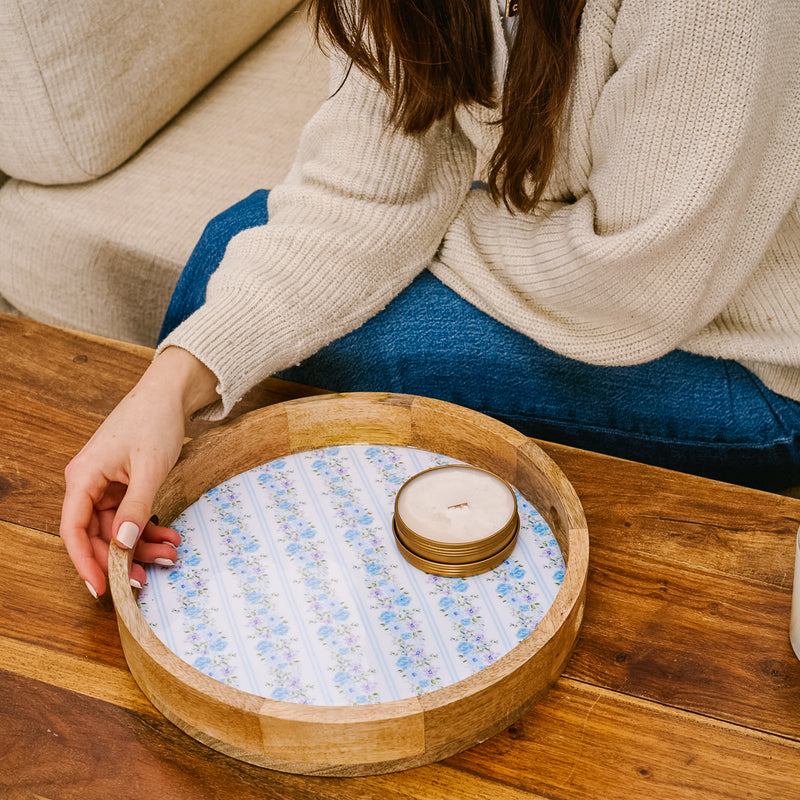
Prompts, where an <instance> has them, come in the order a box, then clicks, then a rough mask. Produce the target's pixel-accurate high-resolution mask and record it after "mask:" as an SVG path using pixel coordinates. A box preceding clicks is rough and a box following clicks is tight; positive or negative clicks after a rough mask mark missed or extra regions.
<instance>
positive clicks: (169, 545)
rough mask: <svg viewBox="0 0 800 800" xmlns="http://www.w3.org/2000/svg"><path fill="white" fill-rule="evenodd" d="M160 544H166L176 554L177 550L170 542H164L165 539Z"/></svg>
mask: <svg viewBox="0 0 800 800" xmlns="http://www.w3.org/2000/svg"><path fill="white" fill-rule="evenodd" d="M161 544H168V545H169V546H170V547H171V548H172V549H173V550H174V551H175V552H176V553H177V552H178V548H177V547H176V546H175V545H174V544H172V542H168V541H166V539H165V540H164V541H163V542H161Z"/></svg>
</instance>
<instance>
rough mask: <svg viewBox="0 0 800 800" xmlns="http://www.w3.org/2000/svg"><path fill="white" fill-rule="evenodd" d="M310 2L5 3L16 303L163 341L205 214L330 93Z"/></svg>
mask: <svg viewBox="0 0 800 800" xmlns="http://www.w3.org/2000/svg"><path fill="white" fill-rule="evenodd" d="M296 2H297V0H72V2H71V3H64V2H59V3H54V2H52V0H24V2H23V1H20V2H10V3H3V4H0V297H1V298H2V301H0V310H2V308H8V307H9V306H10V307H13V308H15V309H17V310H18V311H19V312H21V313H23V314H26V315H29V316H31V317H33V318H35V319H39V320H42V321H44V322H48V323H52V324H56V325H61V326H66V327H71V328H76V329H80V330H86V331H90V332H93V333H97V334H101V335H105V336H111V337H115V338H119V339H125V340H128V341H132V342H138V343H141V344H148V345H152V344H153V343H154V342H155V338H156V335H157V333H158V329H159V327H160V323H161V319H162V317H163V314H164V310H165V309H166V305H167V303H168V301H169V297H170V294H171V291H172V288H173V286H174V284H175V281H176V280H177V277H178V275H179V273H180V270H181V268H182V267H183V264H184V263H185V261H186V259H187V257H188V255H189V253H190V251H191V249H192V246H193V245H194V243H195V242H196V240H197V238H198V237H199V235H200V233H201V232H202V230H203V227H204V225H205V223H206V222H207V221H208V220H209V219H210V218H211V217H213V216H214V215H215V214H217V213H218V212H220V211H221V210H223V209H224V208H226V207H227V206H229V205H231V204H232V203H234V202H236V201H237V200H239V199H240V198H242V197H244V196H245V195H247V194H249V193H250V192H252V191H254V190H256V189H259V188H269V187H271V186H274V185H275V184H276V183H277V182H278V181H279V180H280V179H281V178H282V177H283V175H284V174H285V172H286V171H287V169H288V168H289V165H290V163H291V158H292V155H293V153H294V150H295V147H296V144H297V140H298V137H299V134H300V131H301V129H302V126H303V124H304V123H305V121H306V120H307V119H308V118H309V117H310V116H311V115H312V114H313V112H314V111H315V109H316V108H317V107H318V106H319V104H320V103H321V102H322V101H323V100H324V98H325V95H326V92H327V87H328V75H327V65H326V63H325V60H324V57H323V56H322V55H321V54H319V52H318V51H317V50H316V48H315V46H314V44H313V38H312V35H311V30H310V26H309V23H308V20H307V16H306V13H305V9H304V8H303V7H300V8H296V7H295V6H296Z"/></svg>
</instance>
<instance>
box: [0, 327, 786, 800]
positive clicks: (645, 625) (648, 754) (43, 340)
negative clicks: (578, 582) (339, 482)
mask: <svg viewBox="0 0 800 800" xmlns="http://www.w3.org/2000/svg"><path fill="white" fill-rule="evenodd" d="M149 358H150V351H148V350H146V349H145V348H136V347H133V346H130V345H123V344H120V343H115V342H110V341H104V340H99V339H95V338H91V337H85V336H81V335H77V334H73V333H68V332H65V331H61V330H57V329H54V328H49V327H46V326H43V325H39V324H37V323H33V322H30V321H22V320H18V319H15V318H11V317H3V316H0V365H1V366H0V376H1V377H0V544H2V552H3V564H2V567H0V700H1V702H0V797H1V798H4V800H6V799H7V800H18V798H25V800H28V799H29V798H48V799H50V800H71V798H76V800H95V798H97V800H106V799H109V800H126V799H127V798H131V800H133V798H144V797H153V798H159V800H173V798H174V800H187V799H189V798H191V799H192V800H205V799H206V798H220V799H222V798H235V799H236V800H249V799H250V798H336V800H350V799H351V798H352V800H355V799H356V798H359V800H360V799H361V798H380V799H381V800H395V799H396V800H400V798H404V799H406V800H407V799H408V798H418V800H423V799H424V800H433V798H442V799H443V800H444V799H445V798H447V799H448V800H450V799H451V798H453V799H455V800H471V799H472V798H475V800H479V799H480V800H484V798H487V799H491V800H504V799H505V798H592V799H593V800H605V799H606V798H648V799H650V798H670V799H672V798H703V799H704V800H705V799H706V798H733V797H741V798H745V797H747V798H764V800H792V799H793V798H800V662H799V661H798V660H797V659H796V658H795V656H794V654H793V652H792V650H791V646H790V644H789V638H788V624H789V622H788V621H789V612H790V604H791V584H792V573H793V566H794V564H793V553H794V537H795V532H796V531H797V528H798V521H800V500H796V499H792V498H787V497H781V496H777V495H772V494H767V493H761V492H755V491H751V490H748V489H742V488H738V487H735V486H728V485H726V484H721V483H715V482H712V481H708V480H703V479H700V478H694V477H689V476H686V475H680V474H677V473H672V472H668V471H665V470H660V469H655V468H652V467H647V466H642V465H638V464H634V463H631V462H626V461H621V460H618V459H614V458H607V457H603V456H599V455H596V454H592V453H588V452H584V451H581V450H576V449H571V448H567V447H561V446H556V445H552V444H543V446H544V447H545V449H546V450H547V452H548V453H549V454H550V455H551V456H552V457H553V458H554V459H555V460H556V461H557V462H558V463H559V464H560V465H561V467H562V468H563V469H564V471H565V472H566V474H567V476H568V477H569V478H570V480H571V481H572V483H573V484H574V486H575V488H576V489H577V491H578V494H579V495H580V497H581V499H582V501H583V504H584V507H585V510H586V516H587V518H588V521H589V531H590V537H591V553H590V571H589V589H588V602H587V606H586V617H585V621H584V625H583V629H582V633H581V636H580V640H579V642H578V646H577V649H576V651H575V653H574V656H573V657H572V659H571V661H570V662H569V664H568V665H567V668H566V671H565V673H564V675H563V677H562V678H561V679H560V680H559V681H558V682H557V683H556V685H555V687H554V688H553V690H552V691H551V692H550V694H549V695H548V696H547V697H546V699H545V700H544V701H542V702H541V703H540V704H539V705H538V706H536V707H535V708H534V710H533V711H532V712H530V713H529V714H528V715H527V716H525V717H524V718H523V719H522V720H520V721H519V722H518V723H517V724H515V725H514V726H513V727H512V728H510V729H509V730H508V731H506V732H505V733H502V734H500V735H498V736H495V737H494V738H492V739H490V740H488V741H486V742H484V743H483V744H481V745H479V746H477V747H474V748H472V749H471V750H469V751H467V752H464V753H462V754H460V755H458V756H455V757H453V758H450V759H448V760H447V761H444V762H441V763H439V764H434V765H430V766H426V767H421V768H418V769H414V770H410V771H407V772H401V773H396V774H393V775H385V776H378V777H370V778H347V779H336V778H306V777H300V776H295V775H287V774H281V773H276V772H270V771H267V770H263V769H259V768H257V767H253V766H250V765H247V764H243V763H239V762H237V761H234V760H232V759H229V758H227V757H225V756H222V755H220V754H218V753H216V752H214V751H212V750H209V749H207V748H205V747H203V746H202V745H200V744H198V743H197V742H195V741H194V740H193V739H191V738H189V737H187V736H186V735H184V734H183V733H181V732H180V731H179V730H178V729H177V728H175V727H173V726H172V725H171V724H170V723H169V722H167V721H166V720H165V719H164V718H163V717H162V716H161V715H160V714H159V713H158V712H157V711H156V710H155V709H154V708H153V707H152V706H151V705H150V703H149V702H148V701H147V699H146V698H145V697H144V696H143V695H142V693H141V692H140V691H139V689H138V687H137V686H136V684H135V683H134V682H133V680H132V678H131V676H130V673H129V672H128V670H127V667H126V664H125V660H124V658H123V655H122V650H121V648H120V643H119V637H118V634H117V629H116V621H115V616H114V611H113V609H112V607H111V606H110V605H109V604H108V603H107V602H100V603H98V602H95V601H94V600H92V598H91V597H90V596H89V593H88V592H87V591H86V589H85V587H84V585H83V581H81V580H80V579H79V578H78V576H77V574H76V573H75V572H74V571H73V569H72V566H71V564H70V562H69V559H68V558H67V555H66V552H65V550H64V547H63V545H62V544H61V541H60V539H59V538H58V536H57V535H56V532H57V529H58V520H59V513H60V504H61V497H62V492H63V469H64V466H65V465H66V464H67V462H68V461H69V459H70V458H71V457H72V455H73V454H74V453H75V452H77V450H78V449H79V448H80V447H81V446H82V444H83V443H84V442H85V440H86V439H87V438H88V437H89V436H90V434H91V433H92V431H93V429H94V428H95V427H96V426H97V425H98V424H99V423H100V422H101V420H102V419H103V418H104V417H105V415H106V414H107V413H108V412H109V411H110V410H111V408H112V407H113V406H114V405H115V404H116V402H117V401H118V400H119V399H120V398H121V397H122V395H123V394H124V393H125V392H126V391H127V390H128V389H129V388H130V387H131V386H132V385H133V383H134V382H135V380H136V378H137V377H138V375H140V374H141V372H142V371H143V370H144V368H145V366H146V365H147V363H148V360H149ZM308 392H309V390H307V389H303V388H302V387H297V386H294V385H292V384H286V383H282V382H279V381H268V382H267V383H265V384H264V385H263V386H261V387H259V389H258V391H257V392H256V393H254V396H253V397H251V398H250V400H249V402H250V404H253V403H256V404H258V403H264V402H275V401H277V400H280V399H285V398H288V397H291V396H296V395H300V394H303V393H308ZM194 432H195V433H196V432H197V430H195V431H194Z"/></svg>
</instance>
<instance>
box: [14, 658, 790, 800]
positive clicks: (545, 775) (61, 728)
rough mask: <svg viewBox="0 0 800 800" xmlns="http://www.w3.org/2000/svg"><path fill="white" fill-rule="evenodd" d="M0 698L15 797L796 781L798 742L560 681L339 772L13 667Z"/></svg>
mask: <svg viewBox="0 0 800 800" xmlns="http://www.w3.org/2000/svg"><path fill="white" fill-rule="evenodd" d="M0 694H2V696H3V697H4V698H5V699H6V702H5V703H4V704H2V705H0V795H1V796H3V797H5V798H11V799H12V800H16V798H23V797H24V798H29V797H31V796H33V795H39V796H43V797H53V798H58V800H72V799H73V798H75V800H83V799H84V798H86V797H150V796H152V797H156V796H157V797H160V798H167V800H171V798H175V799H176V800H178V798H181V800H183V798H186V797H202V798H204V800H206V799H207V798H208V799H211V800H214V799H216V798H220V800H221V799H222V798H229V797H231V796H235V797H236V798H237V800H249V798H265V797H266V798H287V800H291V799H292V798H331V799H333V798H336V800H356V799H358V800H362V799H363V798H381V799H382V800H383V799H384V798H385V799H386V800H394V799H395V798H396V799H397V800H400V798H406V800H409V798H416V799H417V800H445V798H446V799H447V800H451V799H452V798H459V799H460V800H471V799H472V798H474V799H475V800H478V798H481V800H483V798H487V797H491V798H493V800H494V799H495V798H496V800H525V798H528V799H529V800H531V799H532V798H539V797H547V798H551V799H552V800H573V799H576V800H577V798H587V797H591V798H633V797H647V798H648V800H650V799H651V798H652V800H661V798H663V799H664V800H667V799H669V800H682V799H683V798H687V799H689V798H691V800H696V798H698V797H702V798H703V800H715V798H719V799H720V800H722V798H727V799H728V800H730V799H731V798H745V797H746V798H752V800H774V798H778V797H787V798H789V797H794V796H796V791H797V785H798V783H797V782H798V780H800V747H799V746H798V745H797V744H796V743H793V742H789V741H786V740H783V739H780V738H779V737H774V736H768V735H765V734H758V733H756V732H752V731H748V730H746V729H743V728H740V727H737V726H733V725H724V724H720V723H715V722H713V721H711V720H708V719H706V718H704V717H700V716H695V715H690V714H686V713H685V712H678V711H674V710H670V709H665V708H663V707H661V706H659V705H657V704H655V703H650V702H647V701H642V700H636V699H633V698H630V697H626V696H624V695H619V694H616V693H614V692H609V691H607V690H600V689H596V688H594V687H590V686H586V685H584V684H581V683H578V682H575V681H568V680H563V679H562V680H561V681H559V683H558V684H557V685H556V687H555V688H554V689H553V691H552V692H551V693H550V695H549V696H548V698H546V699H545V700H544V701H543V702H542V703H540V704H539V705H538V706H536V708H535V709H534V710H533V711H532V712H531V713H530V714H528V715H527V716H526V717H525V718H523V720H522V721H521V722H519V723H518V724H517V725H515V726H514V727H513V728H511V729H510V730H508V731H506V732H505V733H502V734H499V735H497V736H495V737H493V738H492V739H490V740H488V741H487V742H484V743H483V744H481V745H478V746H476V747H474V748H473V749H471V750H469V751H467V752H465V753H462V754H460V755H458V756H454V757H452V758H451V759H449V760H448V761H446V762H444V763H440V764H433V765H430V766H427V767H422V768H418V769H414V770H409V771H407V772H402V773H396V774H394V775H386V776H377V777H369V778H352V779H351V778H346V779H335V780H332V779H324V778H307V777H300V776H295V775H288V774H282V773H275V772H269V771H266V770H262V769H260V768H258V767H253V766H251V765H247V764H243V763H241V762H237V761H234V760H232V759H228V758H226V757H224V756H222V755H220V754H218V753H215V752H213V751H211V750H208V749H207V748H205V747H203V746H202V745H200V744H199V743H197V742H195V741H194V740H193V739H190V738H188V737H186V736H184V735H183V734H181V733H180V732H179V731H177V729H175V728H174V727H173V726H172V725H170V724H169V723H167V722H166V721H164V720H163V719H161V718H159V717H154V716H150V715H147V714H140V713H133V712H128V711H126V710H124V709H121V708H118V707H116V706H112V705H109V704H107V703H103V702H101V701H99V700H94V699H90V698H86V697H80V696H76V695H74V694H73V693H71V692H65V691H64V690H62V689H56V688H54V687H51V686H48V685H47V684H44V683H40V682H37V681H32V680H30V679H27V678H22V677H19V676H14V675H10V674H9V673H5V672H0ZM31 752H35V753H36V758H31V757H30V753H31ZM234 787H235V789H234Z"/></svg>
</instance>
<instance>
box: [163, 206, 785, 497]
mask: <svg viewBox="0 0 800 800" xmlns="http://www.w3.org/2000/svg"><path fill="white" fill-rule="evenodd" d="M266 198H267V192H266V191H259V192H256V193H254V194H252V195H251V196H249V197H247V198H245V199H244V200H242V201H241V202H239V203H237V204H236V205H235V206H233V207H232V208H230V209H228V210H227V211H225V212H223V213H222V214H220V215H219V216H218V217H216V218H214V219H213V220H212V221H211V222H210V223H209V225H208V227H207V228H206V230H205V232H204V234H203V236H202V238H201V239H200V242H199V243H198V245H197V247H196V248H195V250H194V252H193V253H192V255H191V257H190V259H189V261H188V262H187V264H186V267H185V269H184V271H183V273H182V275H181V276H180V279H179V280H178V284H177V286H176V287H175V292H174V294H173V297H172V300H171V302H170V306H169V309H168V310H167V314H166V318H165V320H164V325H163V327H162V331H161V338H163V337H164V336H165V335H166V334H167V333H168V332H169V331H171V330H172V329H173V328H174V327H175V326H176V325H178V324H179V323H180V322H181V321H182V320H183V319H185V318H186V317H188V316H189V315H190V314H191V313H192V311H193V310H194V309H196V308H198V307H199V306H200V305H202V303H203V302H204V300H205V290H206V283H207V282H208V279H209V277H210V276H211V273H212V272H213V271H214V270H215V269H216V267H217V265H218V264H219V262H220V260H221V258H222V256H223V254H224V252H225V247H226V245H227V243H228V241H229V240H230V238H231V237H232V236H234V235H235V234H236V233H238V232H239V231H240V230H243V229H245V228H249V227H252V226H255V225H263V224H266V222H267V203H266ZM279 377H282V378H285V379H287V380H291V381H296V382H298V383H304V384H308V385H312V386H319V387H322V388H325V389H330V390H331V391H391V392H404V393H409V394H418V395H425V396H428V397H433V398H437V399H440V400H447V401H449V402H452V403H458V404H460V405H463V406H468V407H470V408H474V409H476V410H478V411H482V412H483V413H485V414H488V415H490V416H492V417H496V418H498V419H500V420H502V421H503V422H506V423H508V424H509V425H512V426H513V427H515V428H517V429H518V430H520V431H522V432H523V433H525V434H526V435H528V436H534V437H537V438H540V439H546V440H549V441H554V442H561V443H563V444H568V445H573V446H575V447H581V448H584V449H587V450H594V451H597V452H602V453H607V454H609V455H615V456H620V457H622V458H627V459H631V460H634V461H641V462H645V463H649V464H655V465H658V466H663V467H668V468H671V469H676V470H680V471H682V472H689V473H694V474H697V475H704V476H707V477H712V478H717V479H720V480H725V481H728V482H731V483H737V484H743V485H750V486H755V487H759V488H766V489H777V488H781V487H784V486H789V485H793V484H797V483H800V404H798V403H796V402H794V401H792V400H789V399H787V398H785V397H782V396H780V395H778V394H775V393H774V392H772V391H770V390H769V389H767V388H766V387H765V386H764V384H763V383H762V382H761V381H760V380H759V379H758V378H756V377H755V376H754V375H753V374H752V373H751V372H750V371H748V370H747V369H745V368H744V367H742V366H741V365H740V364H738V363H736V362H734V361H727V360H723V359H714V358H708V357H704V356H698V355H693V354H691V353H686V352H683V351H679V350H676V351H673V352H671V353H668V354H667V355H665V356H663V357H662V358H659V359H656V360H654V361H650V362H648V363H646V364H639V365H636V366H630V367H600V366H594V365H591V364H584V363H583V362H580V361H575V360H573V359H569V358H565V357H564V356H561V355H558V354H557V353H554V352H553V351H551V350H547V349H546V348H544V347H541V346H540V345H538V344H537V343H536V342H534V341H533V340H531V339H529V338H527V337H526V336H523V335H522V334H520V333H517V332H516V331H514V330H512V329H511V328H508V327H506V326H505V325H502V324H501V323H499V322H498V321H497V320H495V319H493V318H491V317H489V316H487V315H486V314H484V313H482V312H481V311H479V310H478V309H476V308H475V307H474V306H472V305H470V304H469V303H467V302H466V301H465V300H463V299H462V298H461V297H459V296H458V295H457V294H455V293H454V292H453V291H451V290H450V289H448V288H447V287H446V286H444V284H442V283H441V282H440V281H438V280H437V279H436V278H434V277H433V275H432V274H431V273H430V272H428V271H425V272H423V273H422V274H421V275H419V276H418V277H417V278H416V279H415V280H414V281H413V282H412V283H411V285H410V286H408V287H407V288H406V289H405V290H404V291H403V292H402V293H401V294H399V295H398V296H397V297H396V298H395V299H394V300H393V301H392V302H391V303H390V304H389V305H388V306H387V307H386V308H385V309H384V310H383V311H381V312H380V313H378V314H377V315H376V316H374V317H373V318H372V319H370V320H368V321H367V322H366V323H364V324H363V325H362V326H361V327H360V328H358V329H357V330H355V331H353V332H352V333H349V334H347V335H346V336H343V337H342V338H341V339H338V340H337V341H334V342H333V343H332V344H330V345H328V346H327V347H325V348H323V349H322V350H320V351H319V352H318V353H316V354H315V355H312V356H311V357H309V358H308V359H306V360H305V361H304V362H303V363H302V364H300V365H299V366H296V367H292V368H291V369H287V370H285V371H283V372H282V373H280V374H279Z"/></svg>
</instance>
